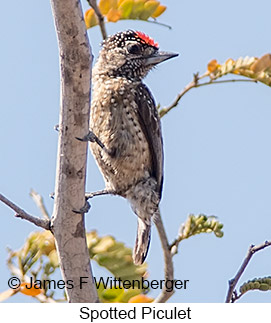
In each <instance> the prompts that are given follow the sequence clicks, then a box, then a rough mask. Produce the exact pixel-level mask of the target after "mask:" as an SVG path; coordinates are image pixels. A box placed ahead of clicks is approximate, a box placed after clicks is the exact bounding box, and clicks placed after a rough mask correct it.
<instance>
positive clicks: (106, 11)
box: [85, 0, 167, 28]
mask: <svg viewBox="0 0 271 323" xmlns="http://www.w3.org/2000/svg"><path fill="white" fill-rule="evenodd" d="M98 8H99V10H100V12H101V14H102V15H103V16H104V17H105V18H106V20H107V22H117V21H119V20H122V19H137V20H145V21H147V20H149V19H154V20H155V19H156V18H157V17H159V16H160V15H162V13H163V12H164V11H165V10H166V8H167V7H166V6H164V5H162V4H160V1H156V0H100V2H99V4H98ZM85 23H86V26H87V28H91V27H94V26H96V25H98V17H97V15H96V13H95V11H94V9H93V8H90V9H88V10H87V11H86V12H85Z"/></svg>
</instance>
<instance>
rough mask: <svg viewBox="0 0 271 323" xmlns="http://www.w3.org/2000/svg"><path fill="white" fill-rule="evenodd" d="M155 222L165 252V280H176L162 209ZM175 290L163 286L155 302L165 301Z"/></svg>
mask: <svg viewBox="0 0 271 323" xmlns="http://www.w3.org/2000/svg"><path fill="white" fill-rule="evenodd" d="M154 223H155V225H156V228H157V231H158V234H159V238H160V241H161V245H162V249H163V254H164V266H165V268H164V272H165V280H166V281H167V280H172V281H173V280H174V268H173V262H172V254H171V251H170V248H169V243H168V239H167V235H166V231H165V227H164V225H163V222H162V218H161V214H160V211H159V212H158V213H157V214H156V215H155V217H154ZM173 293H174V291H173V290H172V291H168V290H167V288H166V286H165V285H164V286H163V289H162V291H161V293H160V294H159V295H158V296H157V298H156V299H155V300H154V302H155V303H165V302H166V301H167V300H168V299H169V298H170V297H171V296H172V295H173Z"/></svg>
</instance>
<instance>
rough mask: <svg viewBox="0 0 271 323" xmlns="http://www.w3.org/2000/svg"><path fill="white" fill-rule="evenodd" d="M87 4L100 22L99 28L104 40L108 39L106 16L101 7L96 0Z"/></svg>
mask: <svg viewBox="0 0 271 323" xmlns="http://www.w3.org/2000/svg"><path fill="white" fill-rule="evenodd" d="M87 2H88V3H89V5H90V6H91V7H92V8H93V10H94V12H95V14H96V16H97V18H98V22H99V26H100V29H101V33H102V37H103V39H106V38H107V33H106V29H105V24H104V16H103V15H102V13H101V11H100V9H99V7H98V6H97V2H96V0H87Z"/></svg>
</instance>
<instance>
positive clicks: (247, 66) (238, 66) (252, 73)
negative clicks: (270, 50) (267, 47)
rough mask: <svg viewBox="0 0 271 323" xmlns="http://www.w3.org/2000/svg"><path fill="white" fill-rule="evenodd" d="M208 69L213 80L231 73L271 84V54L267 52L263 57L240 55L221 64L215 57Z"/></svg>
mask: <svg viewBox="0 0 271 323" xmlns="http://www.w3.org/2000/svg"><path fill="white" fill-rule="evenodd" d="M207 69H208V72H207V74H208V75H209V77H210V78H211V80H212V81H214V80H217V79H218V78H220V77H222V76H224V75H227V74H229V73H231V74H236V75H241V76H245V77H248V78H250V79H253V80H257V81H259V82H262V83H264V84H266V85H268V86H271V54H265V55H263V56H262V57H261V58H257V57H248V56H246V57H245V58H243V57H240V58H238V59H237V60H235V61H234V60H233V59H231V58H229V59H227V60H226V62H225V63H223V64H221V65H220V64H219V63H218V62H217V60H215V59H213V60H211V61H210V62H209V63H208V66H207Z"/></svg>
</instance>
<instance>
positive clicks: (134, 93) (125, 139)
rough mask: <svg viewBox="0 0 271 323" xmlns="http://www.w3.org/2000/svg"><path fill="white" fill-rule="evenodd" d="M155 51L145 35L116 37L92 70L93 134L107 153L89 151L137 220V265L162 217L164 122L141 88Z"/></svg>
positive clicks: (94, 148)
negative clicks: (153, 226) (154, 222)
mask: <svg viewBox="0 0 271 323" xmlns="http://www.w3.org/2000/svg"><path fill="white" fill-rule="evenodd" d="M142 35H143V36H142ZM157 46H158V45H157V44H156V43H154V41H153V40H152V39H151V38H149V37H148V36H146V35H144V34H142V33H138V32H134V31H131V30H129V31H126V32H122V33H118V34H116V35H113V36H111V37H109V38H108V39H107V40H106V41H104V43H103V48H102V50H101V52H100V55H99V58H98V61H97V63H96V64H95V67H94V69H93V94H92V104H91V117H90V129H91V131H92V132H93V133H94V134H95V135H96V136H97V137H98V138H99V140H100V141H101V142H102V143H103V144H104V146H105V147H106V149H101V147H100V146H98V145H97V144H95V143H91V144H90V148H91V150H92V153H93V155H94V157H95V159H96V161H97V164H98V166H99V168H100V170H101V172H102V174H103V177H104V179H105V184H106V188H107V189H109V190H113V191H115V192H116V193H117V194H118V195H121V196H123V197H125V198H127V199H128V200H129V201H130V203H131V206H132V208H133V210H134V212H135V213H136V215H137V216H138V234H137V239H136V244H135V248H134V253H133V259H134V262H135V263H136V264H141V263H143V261H144V259H145V258H146V255H147V251H148V246H149V239H150V228H151V218H152V217H153V216H154V215H155V213H156V212H158V205H159V202H160V199H161V192H162V183H163V148H162V136H161V126H160V120H159V116H158V113H157V109H156V106H155V102H154V99H153V97H152V95H151V93H150V91H149V90H148V88H147V87H146V86H145V85H144V84H143V83H142V79H143V78H144V77H145V76H146V74H147V73H148V72H149V70H150V69H151V68H152V67H153V66H154V65H155V64H148V61H149V58H151V57H152V56H155V57H156V55H157V53H158V52H159V50H158V47H157ZM171 57H173V56H171ZM168 58H170V57H168ZM165 59H166V58H165ZM165 59H163V60H165ZM161 61H162V60H161Z"/></svg>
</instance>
